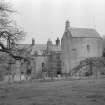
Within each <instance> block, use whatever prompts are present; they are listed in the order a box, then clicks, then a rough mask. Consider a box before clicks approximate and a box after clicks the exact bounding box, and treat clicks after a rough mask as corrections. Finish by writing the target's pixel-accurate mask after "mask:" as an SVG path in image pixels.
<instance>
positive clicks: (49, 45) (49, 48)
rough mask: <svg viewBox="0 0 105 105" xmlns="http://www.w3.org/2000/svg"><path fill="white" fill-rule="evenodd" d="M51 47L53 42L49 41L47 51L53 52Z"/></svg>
mask: <svg viewBox="0 0 105 105" xmlns="http://www.w3.org/2000/svg"><path fill="white" fill-rule="evenodd" d="M51 47H52V41H51V40H50V39H48V41H47V51H48V52H49V51H51Z"/></svg>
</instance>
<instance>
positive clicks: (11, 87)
mask: <svg viewBox="0 0 105 105" xmlns="http://www.w3.org/2000/svg"><path fill="white" fill-rule="evenodd" d="M0 105H105V79H88V80H72V81H71V80H67V81H65V80H60V81H27V82H21V83H14V84H0Z"/></svg>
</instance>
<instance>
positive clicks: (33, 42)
mask: <svg viewBox="0 0 105 105" xmlns="http://www.w3.org/2000/svg"><path fill="white" fill-rule="evenodd" d="M32 45H33V46H34V45H35V39H34V38H32Z"/></svg>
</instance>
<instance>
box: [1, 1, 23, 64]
mask: <svg viewBox="0 0 105 105" xmlns="http://www.w3.org/2000/svg"><path fill="white" fill-rule="evenodd" d="M15 13H16V11H14V9H13V8H12V5H11V4H10V3H7V2H5V1H0V47H1V48H0V51H2V52H6V53H8V54H9V56H10V60H9V64H10V63H11V59H15V60H16V59H17V58H18V59H23V57H21V56H18V55H16V52H17V51H18V48H17V47H16V43H17V41H19V40H21V39H23V38H24V37H25V32H24V31H23V30H22V29H21V28H19V27H18V25H16V24H14V20H13V19H12V18H11V17H13V14H15ZM4 40H5V41H6V42H5V43H6V44H5V43H4Z"/></svg>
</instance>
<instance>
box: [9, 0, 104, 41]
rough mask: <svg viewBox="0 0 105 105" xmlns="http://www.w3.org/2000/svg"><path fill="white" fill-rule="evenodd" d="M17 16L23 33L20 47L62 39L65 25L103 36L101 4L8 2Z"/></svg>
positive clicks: (96, 0)
mask: <svg viewBox="0 0 105 105" xmlns="http://www.w3.org/2000/svg"><path fill="white" fill-rule="evenodd" d="M10 1H12V3H13V5H14V8H15V9H16V10H17V11H18V12H17V18H16V19H17V22H18V24H19V25H20V26H22V27H23V28H24V30H25V32H27V36H26V39H25V41H23V43H31V38H32V37H33V38H35V41H36V43H46V41H47V39H48V38H50V39H52V41H55V40H56V38H57V37H60V38H61V37H62V35H63V32H64V28H65V21H66V20H67V19H68V20H69V21H70V23H71V27H88V28H96V29H97V31H98V32H99V33H100V35H101V36H102V35H104V34H105V1H104V0H10Z"/></svg>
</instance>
